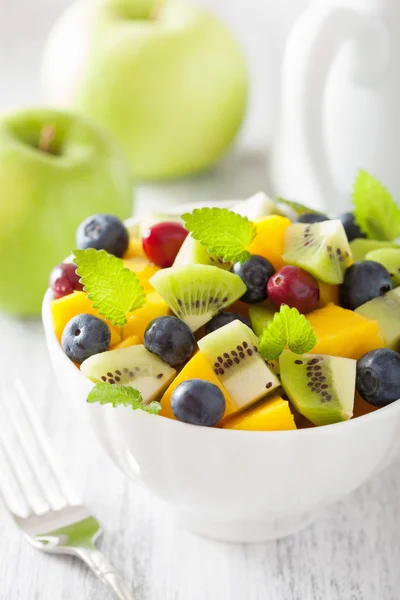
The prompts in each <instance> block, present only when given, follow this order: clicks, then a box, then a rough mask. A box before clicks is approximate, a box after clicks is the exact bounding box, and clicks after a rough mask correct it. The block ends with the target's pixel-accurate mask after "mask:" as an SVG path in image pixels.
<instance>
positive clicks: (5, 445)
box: [0, 413, 45, 516]
mask: <svg viewBox="0 0 400 600" xmlns="http://www.w3.org/2000/svg"><path fill="white" fill-rule="evenodd" d="M6 414H7V416H8V413H6ZM5 437H6V436H5V435H4V431H3V432H2V435H1V436H0V448H1V450H2V455H3V456H4V459H5V462H6V464H7V467H8V470H9V471H10V473H11V475H12V477H13V479H14V482H15V483H16V487H17V488H18V492H19V495H20V496H21V497H22V499H23V501H24V505H25V506H24V510H23V511H22V512H23V513H24V515H23V516H29V515H32V514H38V513H40V512H43V508H45V507H43V505H42V506H39V505H38V504H37V502H36V501H35V499H34V497H33V495H32V490H31V489H30V487H29V485H28V481H27V479H26V478H25V477H24V476H23V474H22V472H21V464H20V463H19V462H18V460H17V459H16V456H15V452H14V450H13V449H12V444H11V443H10V441H9V440H8V441H7V442H6V441H5ZM0 488H1V497H2V500H3V502H4V504H5V505H6V507H7V508H8V510H9V511H10V512H11V514H12V515H14V516H17V515H18V510H17V509H16V507H17V505H18V502H17V499H16V494H15V492H13V491H12V488H11V485H10V484H9V482H8V480H7V478H6V476H5V474H4V470H2V477H1V486H0ZM20 516H22V515H20Z"/></svg>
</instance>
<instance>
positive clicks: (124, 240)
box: [76, 214, 129, 257]
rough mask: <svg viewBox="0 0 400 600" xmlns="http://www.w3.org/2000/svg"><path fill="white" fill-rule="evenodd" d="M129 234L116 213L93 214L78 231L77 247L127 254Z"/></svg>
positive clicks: (119, 254)
mask: <svg viewBox="0 0 400 600" xmlns="http://www.w3.org/2000/svg"><path fill="white" fill-rule="evenodd" d="M128 244H129V234H128V230H127V229H126V227H125V225H124V224H123V222H122V221H120V219H118V218H117V217H114V215H101V214H98V215H92V216H91V217H88V218H87V219H86V220H85V221H83V223H81V224H80V225H79V227H78V229H77V232H76V245H77V248H83V249H85V248H95V249H96V250H106V251H107V252H109V253H110V254H114V256H118V257H121V256H123V255H124V254H125V252H126V250H127V248H128Z"/></svg>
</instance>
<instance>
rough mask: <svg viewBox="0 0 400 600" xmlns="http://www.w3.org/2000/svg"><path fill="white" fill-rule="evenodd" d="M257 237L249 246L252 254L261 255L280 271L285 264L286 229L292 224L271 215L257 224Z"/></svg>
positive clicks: (285, 219)
mask: <svg viewBox="0 0 400 600" xmlns="http://www.w3.org/2000/svg"><path fill="white" fill-rule="evenodd" d="M255 225H256V229H257V235H256V237H255V238H254V240H253V241H252V242H251V244H250V246H248V248H247V250H248V251H249V252H250V254H259V255H260V256H263V257H264V258H266V259H268V260H269V261H270V262H271V263H272V264H273V265H274V267H275V269H276V270H277V271H278V269H281V268H282V267H283V266H284V265H285V262H284V261H283V259H282V254H283V249H284V244H285V233H286V229H287V228H288V227H289V225H291V222H290V221H289V219H287V218H286V217H280V216H278V215H271V216H270V217H265V218H264V219H260V220H259V221H256V223H255Z"/></svg>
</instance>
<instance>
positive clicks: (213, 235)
mask: <svg viewBox="0 0 400 600" xmlns="http://www.w3.org/2000/svg"><path fill="white" fill-rule="evenodd" d="M181 218H182V219H183V221H184V223H185V227H186V229H187V230H188V231H190V232H191V234H192V237H193V238H194V239H195V240H198V241H199V242H200V243H201V244H202V245H203V246H206V248H207V249H208V251H209V252H211V253H212V254H216V255H217V256H219V257H221V258H223V259H224V260H225V261H226V262H229V261H234V262H236V261H240V262H244V261H245V260H247V259H248V258H250V254H249V252H248V251H247V250H246V248H247V247H248V245H249V244H250V243H251V242H252V241H253V239H254V238H255V236H256V233H257V231H256V227H255V225H254V223H252V222H251V221H249V219H248V218H247V217H242V216H241V215H238V214H237V213H235V212H232V211H231V210H228V209H227V208H196V209H195V210H194V211H193V212H191V213H185V214H184V215H182V217H181Z"/></svg>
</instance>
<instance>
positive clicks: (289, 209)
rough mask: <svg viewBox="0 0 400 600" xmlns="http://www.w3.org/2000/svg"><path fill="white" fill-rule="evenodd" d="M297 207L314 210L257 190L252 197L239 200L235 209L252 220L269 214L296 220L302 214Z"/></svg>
mask: <svg viewBox="0 0 400 600" xmlns="http://www.w3.org/2000/svg"><path fill="white" fill-rule="evenodd" d="M296 207H300V208H302V209H303V212H314V211H312V210H311V209H306V208H305V207H304V206H302V205H301V204H297V203H296V202H290V201H289V200H284V199H283V198H277V199H276V200H272V198H270V197H269V196H267V194H266V193H265V192H257V193H256V194H254V195H253V196H250V198H247V199H246V200H242V201H241V202H238V203H237V204H235V206H234V209H233V210H234V211H235V212H236V213H238V214H239V215H242V216H243V217H247V218H248V219H250V221H254V220H256V219H262V218H263V217H268V216H269V215H280V216H282V217H287V218H288V219H290V220H291V221H294V220H295V219H297V217H298V215H299V214H301V213H300V212H297V210H296Z"/></svg>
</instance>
